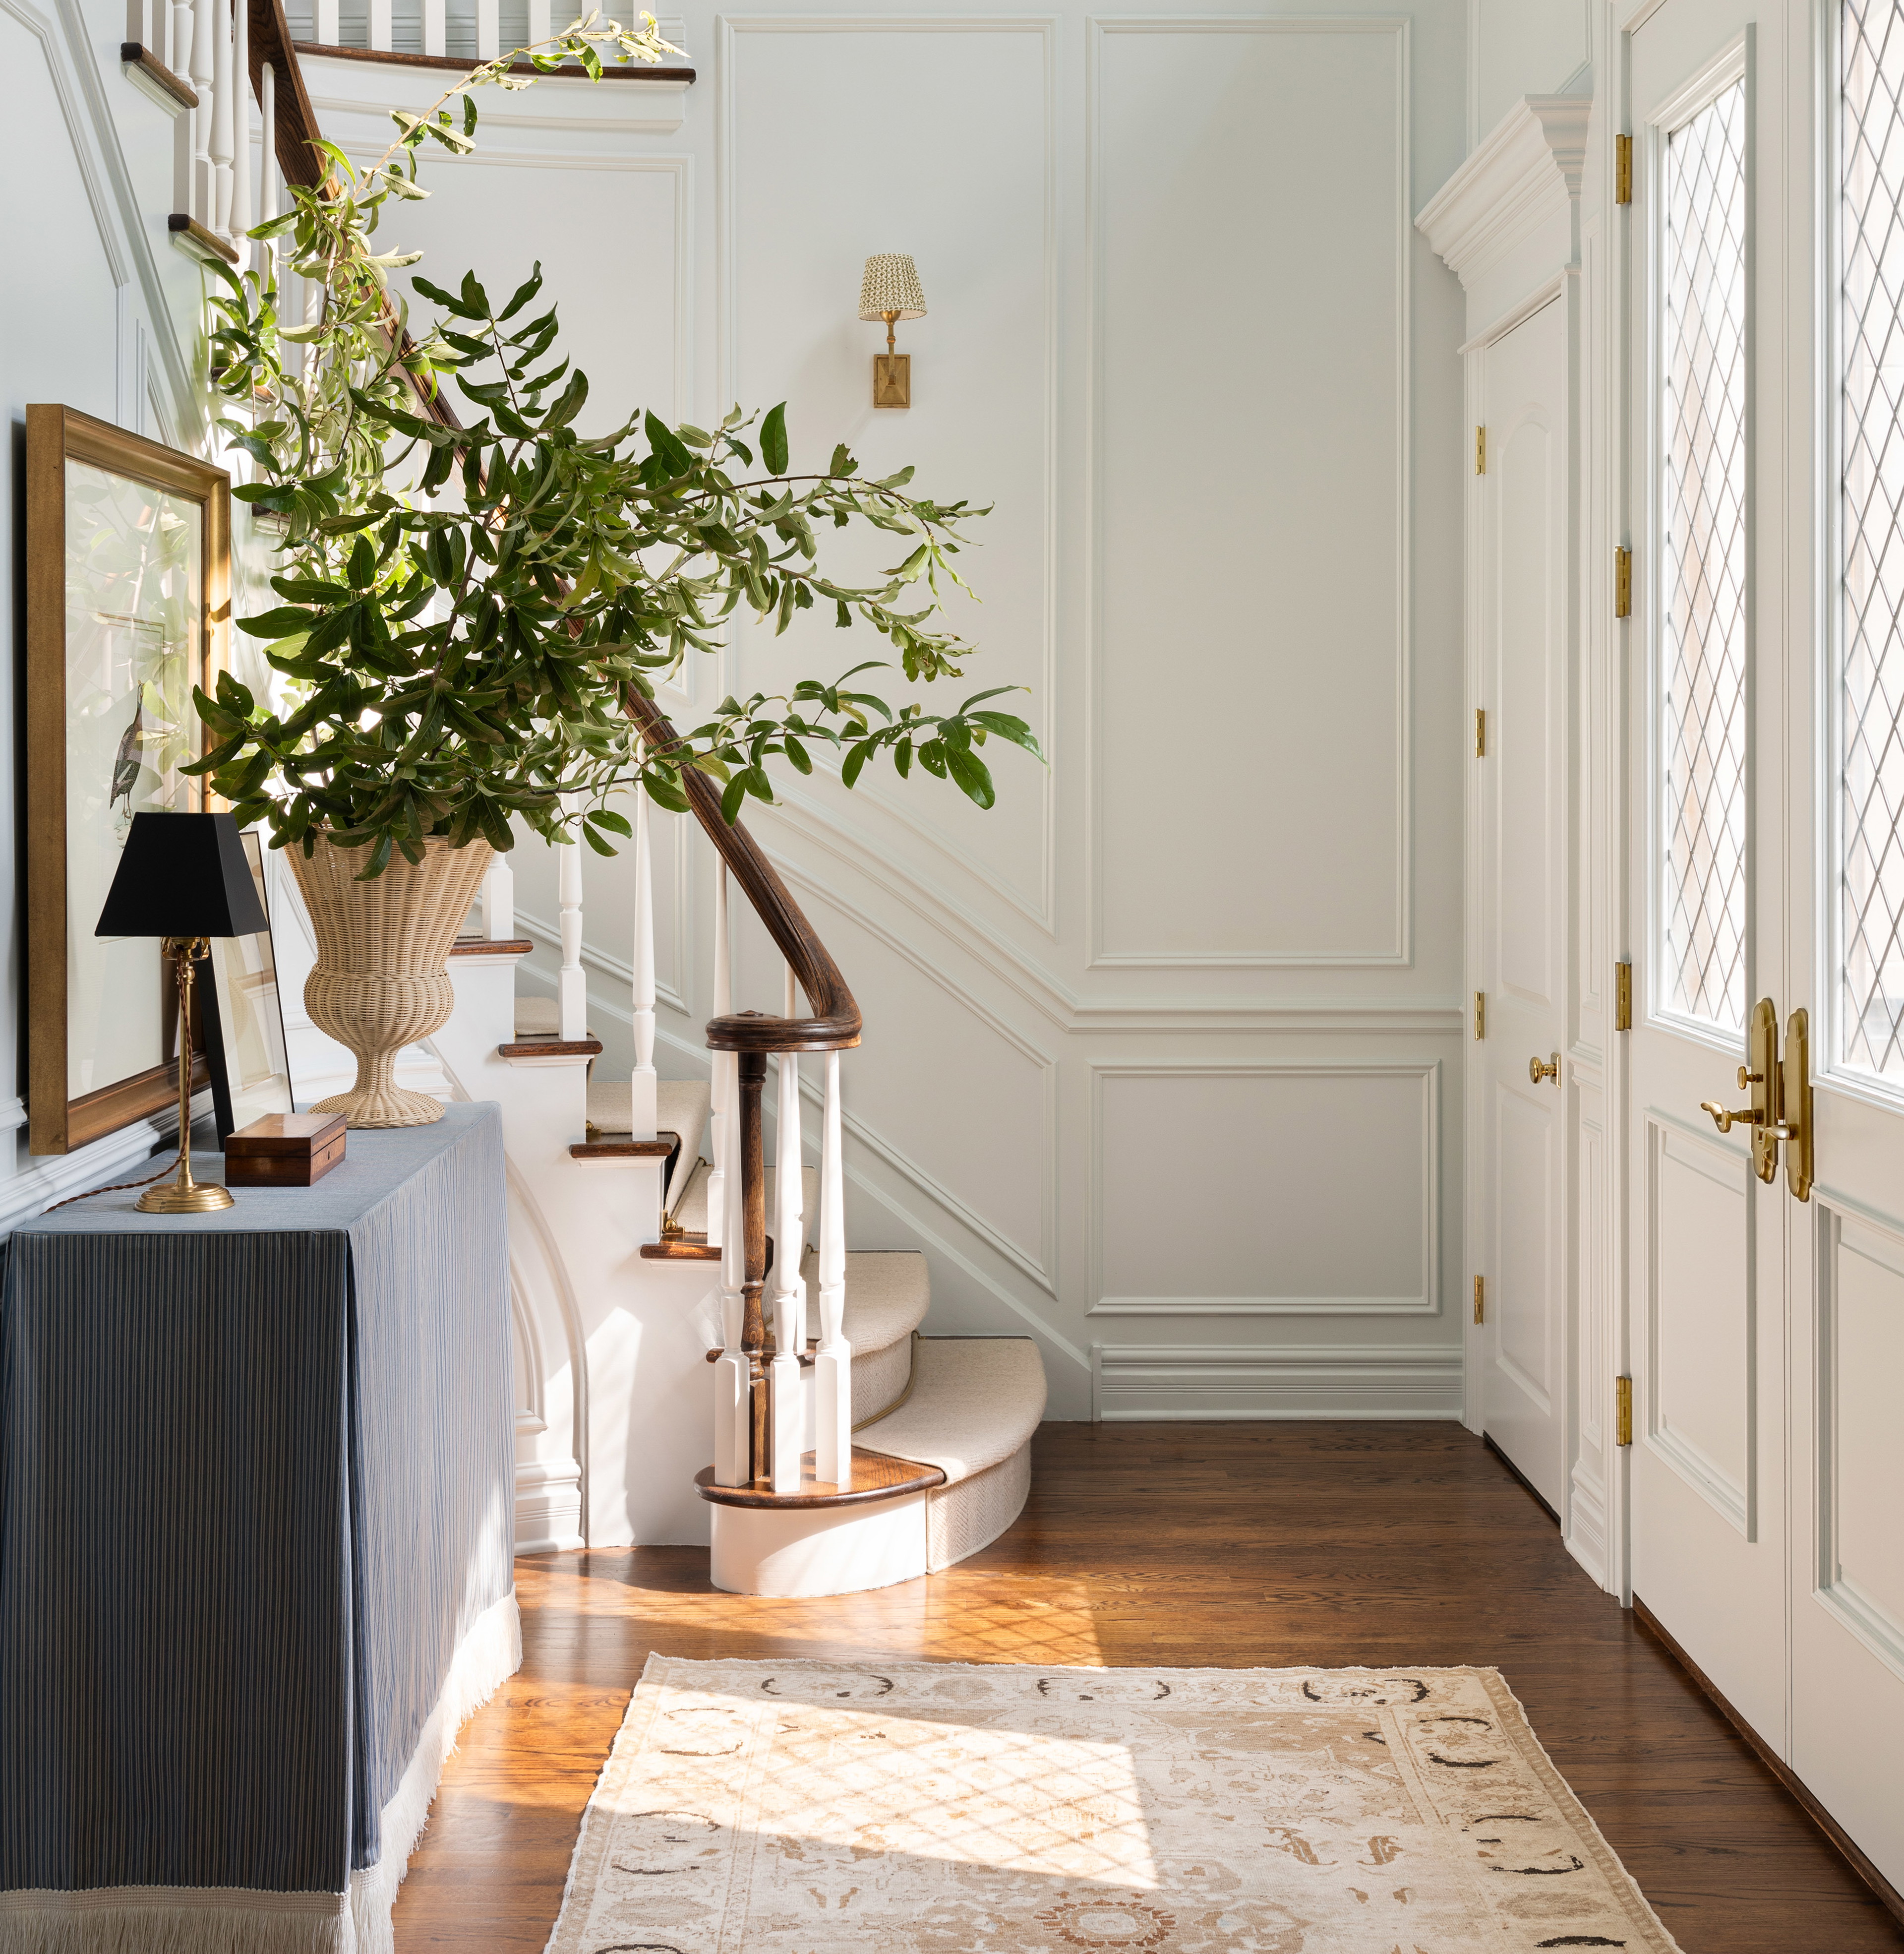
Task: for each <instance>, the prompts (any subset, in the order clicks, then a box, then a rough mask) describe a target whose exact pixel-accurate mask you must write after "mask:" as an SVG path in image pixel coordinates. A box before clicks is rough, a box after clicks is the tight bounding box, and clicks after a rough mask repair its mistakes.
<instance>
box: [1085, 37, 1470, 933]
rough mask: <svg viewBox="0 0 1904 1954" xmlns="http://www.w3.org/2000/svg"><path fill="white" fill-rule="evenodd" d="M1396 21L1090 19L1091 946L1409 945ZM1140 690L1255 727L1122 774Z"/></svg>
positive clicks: (1156, 704) (1406, 212)
mask: <svg viewBox="0 0 1904 1954" xmlns="http://www.w3.org/2000/svg"><path fill="white" fill-rule="evenodd" d="M1409 39H1410V36H1409V29H1408V23H1407V21H1406V20H1401V19H1387V20H1368V19H1358V18H1357V17H1354V15H1350V14H1344V16H1343V17H1341V18H1340V19H1336V20H1314V19H1305V20H1278V19H1275V18H1274V17H1259V18H1257V19H1255V20H1240V21H1237V22H1234V23H1231V22H1222V21H1216V20H1181V21H1175V20H1169V19H1167V18H1165V19H1153V20H1106V21H1100V22H1094V23H1093V24H1091V26H1090V28H1089V30H1088V40H1087V61H1088V62H1089V64H1090V65H1089V72H1088V74H1087V87H1088V90H1089V94H1090V116H1091V130H1090V138H1091V149H1090V159H1089V161H1088V164H1087V168H1089V170H1090V181H1089V185H1088V190H1087V194H1088V196H1089V197H1090V216H1091V235H1090V244H1091V253H1090V260H1089V262H1088V265H1087V275H1089V277H1090V278H1091V280H1092V283H1093V294H1092V297H1093V325H1094V326H1095V328H1096V330H1095V331H1094V332H1093V335H1092V340H1091V366H1090V374H1089V387H1090V426H1089V429H1088V432H1089V436H1090V456H1091V474H1090V479H1089V482H1088V491H1089V495H1090V511H1091V516H1092V522H1091V527H1090V532H1089V535H1088V537H1087V549H1088V551H1089V552H1090V554H1089V561H1088V569H1087V577H1088V586H1087V592H1086V596H1087V604H1088V605H1089V611H1088V620H1089V622H1088V630H1089V641H1088V650H1089V654H1090V655H1089V657H1088V659H1087V662H1086V664H1085V680H1086V684H1087V694H1086V705H1087V711H1088V712H1089V714H1090V721H1089V724H1088V725H1087V729H1086V738H1087V742H1088V746H1087V759H1086V763H1087V765H1088V766H1089V768H1090V782H1089V785H1090V803H1089V806H1090V815H1089V820H1090V831H1089V834H1088V837H1087V840H1088V844H1089V860H1090V879H1089V882H1088V884H1087V889H1086V891H1085V892H1084V893H1085V894H1086V900H1087V902H1088V903H1090V909H1091V914H1092V917H1093V928H1092V940H1091V943H1090V950H1091V962H1092V963H1093V965H1094V966H1097V967H1099V968H1106V969H1115V968H1132V967H1136V968H1149V969H1179V970H1180V969H1194V968H1198V967H1208V966H1219V967H1225V968H1229V969H1252V968H1263V967H1275V966H1284V965H1297V966H1324V967H1335V968H1341V967H1342V966H1355V965H1360V964H1369V963H1373V964H1386V965H1393V966H1402V965H1405V964H1406V963H1407V960H1408V957H1409V953H1410V943H1409V927H1408V925H1409V918H1410V903H1409V883H1410V869H1411V866H1412V864H1411V862H1410V859H1409V853H1408V848H1407V839H1408V829H1409V825H1410V812H1411V809H1410V802H1409V795H1408V784H1409V782H1408V774H1409V755H1410V724H1409V718H1408V705H1409V667H1410V647H1409V624H1410V615H1411V611H1410V604H1409V602H1408V595H1409V584H1408V567H1409V561H1408V559H1409V547H1408V539H1409V525H1408V507H1407V499H1408V498H1407V480H1408V469H1407V458H1408V451H1409V438H1410V428H1409V414H1408V388H1409V359H1408V354H1409V343H1410V314H1409V284H1410V278H1409V269H1410V259H1411V257H1412V256H1413V249H1412V247H1413V237H1412V233H1411V231H1410V222H1411V219H1412V218H1413V210H1412V209H1411V207H1410V202H1409V169H1408V120H1409V117H1408V106H1409V105H1408V93H1407V76H1408V72H1409ZM1305 268H1307V269H1305ZM1431 276H1432V273H1431ZM1324 291H1326V293H1327V299H1326V302H1324V303H1316V302H1315V301H1316V300H1319V299H1320V298H1321V297H1322V294H1323V292H1324ZM1219 561H1221V562H1222V563H1224V564H1226V565H1227V566H1231V567H1229V568H1228V569H1227V570H1226V571H1225V573H1219V574H1212V573H1211V572H1212V569H1213V568H1214V567H1215V564H1217V563H1218V562H1219ZM1160 707H1161V708H1163V709H1164V710H1165V711H1166V712H1169V713H1170V714H1171V715H1172V717H1173V718H1174V717H1175V716H1176V715H1178V714H1182V713H1195V712H1197V711H1198V710H1199V709H1200V708H1206V707H1207V708H1214V709H1216V710H1219V711H1220V712H1222V715H1223V717H1224V718H1225V720H1226V721H1228V723H1229V724H1231V725H1232V726H1234V727H1237V728H1238V729H1241V728H1244V727H1247V729H1248V734H1247V740H1244V741H1241V742H1238V743H1236V744H1234V745H1231V744H1229V743H1227V742H1226V743H1223V745H1222V746H1219V747H1217V748H1215V749H1212V751H1211V752H1209V758H1208V761H1207V762H1206V764H1202V765H1197V766H1194V767H1190V768H1184V769H1183V770H1182V771H1181V773H1180V774H1178V777H1177V778H1175V780H1174V781H1172V790H1171V791H1170V792H1169V793H1167V794H1162V795H1159V794H1157V793H1154V792H1150V791H1146V790H1143V787H1140V786H1138V784H1139V783H1141V782H1143V781H1145V780H1146V776H1148V775H1149V774H1150V773H1151V771H1152V770H1153V768H1154V766H1155V765H1156V749H1157V743H1158V734H1159V730H1160V729H1159V708H1160ZM1134 788H1136V790H1135V791H1134ZM1212 843H1214V844H1215V845H1212ZM1251 843H1254V844H1255V845H1250V844H1251Z"/></svg>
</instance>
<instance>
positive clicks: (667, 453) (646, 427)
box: [641, 410, 694, 476]
mask: <svg viewBox="0 0 1904 1954" xmlns="http://www.w3.org/2000/svg"><path fill="white" fill-rule="evenodd" d="M641 429H642V432H644V433H645V434H646V435H647V436H648V446H649V447H650V448H652V449H653V450H654V453H655V454H657V456H658V457H660V463H661V466H662V467H663V468H665V469H666V470H667V472H668V473H669V475H670V476H677V475H689V474H692V473H693V472H694V457H693V456H692V455H691V454H689V452H688V451H687V450H686V449H685V448H683V447H682V445H681V444H680V442H679V441H677V440H676V438H674V435H673V433H672V432H670V430H669V429H668V427H667V423H665V422H663V420H662V419H661V418H660V416H659V415H657V414H656V413H654V412H653V411H652V410H651V411H650V413H648V416H647V418H646V419H645V420H644V421H643V422H642V423H641Z"/></svg>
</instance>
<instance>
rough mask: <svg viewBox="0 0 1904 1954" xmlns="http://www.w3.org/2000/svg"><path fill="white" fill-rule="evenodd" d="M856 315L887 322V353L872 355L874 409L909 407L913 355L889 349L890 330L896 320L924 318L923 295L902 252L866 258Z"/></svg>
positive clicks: (914, 274) (885, 252)
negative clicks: (864, 273)
mask: <svg viewBox="0 0 1904 1954" xmlns="http://www.w3.org/2000/svg"><path fill="white" fill-rule="evenodd" d="M859 316H860V317H861V319H869V320H870V319H884V320H885V322H886V350H885V351H884V352H883V353H874V356H873V404H874V407H911V404H912V355H911V353H896V352H895V351H894V350H892V327H893V323H894V322H895V321H896V320H898V319H924V317H925V316H926V295H925V294H924V292H923V291H921V290H920V289H919V273H918V271H917V268H916V267H915V266H914V264H913V262H912V260H911V259H910V258H909V257H908V256H906V255H905V253H904V252H902V251H881V252H877V253H875V254H874V256H872V257H870V258H868V259H867V261H866V275H865V277H864V279H863V280H862V281H861V285H860V288H859Z"/></svg>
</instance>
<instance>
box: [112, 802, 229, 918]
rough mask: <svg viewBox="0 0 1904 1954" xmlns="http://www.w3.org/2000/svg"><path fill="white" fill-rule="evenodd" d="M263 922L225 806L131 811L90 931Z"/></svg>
mask: <svg viewBox="0 0 1904 1954" xmlns="http://www.w3.org/2000/svg"><path fill="white" fill-rule="evenodd" d="M266 927H267V925H266V923H265V910H264V905H263V904H262V903H260V902H259V900H258V890H257V886H256V884H255V883H253V881H252V879H251V865H250V863H249V862H247V861H246V859H245V845H244V843H243V841H242V840H240V839H239V836H238V824H237V821H236V820H235V819H234V818H233V817H232V816H231V815H228V814H135V815H133V818H132V830H131V832H130V834H127V837H126V845H125V848H124V852H123V853H121V855H120V857H119V872H118V874H117V875H114V877H113V878H112V887H111V888H110V889H108V891H106V899H105V908H104V909H102V910H101V911H100V912H99V928H97V929H96V930H95V931H93V935H96V936H249V935H253V932H254V931H258V930H261V929H263V928H266Z"/></svg>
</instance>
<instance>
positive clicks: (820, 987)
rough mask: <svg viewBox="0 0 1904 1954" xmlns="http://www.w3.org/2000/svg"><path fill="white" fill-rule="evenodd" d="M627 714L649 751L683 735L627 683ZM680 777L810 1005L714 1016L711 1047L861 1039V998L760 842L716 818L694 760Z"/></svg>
mask: <svg viewBox="0 0 1904 1954" xmlns="http://www.w3.org/2000/svg"><path fill="white" fill-rule="evenodd" d="M626 700H627V708H628V716H629V718H631V719H632V720H633V721H634V722H635V724H636V726H638V727H639V728H640V729H641V738H642V740H643V741H644V742H645V743H646V745H647V746H648V748H649V749H650V750H651V751H653V752H663V753H665V752H671V751H673V749H675V748H676V747H678V746H680V744H681V743H682V741H681V736H680V734H678V733H677V732H676V730H674V728H673V726H672V725H671V724H670V723H669V721H668V718H667V715H666V714H665V713H663V712H662V710H661V708H660V707H659V706H658V705H656V704H655V702H654V700H653V699H650V698H648V697H647V696H645V694H644V693H641V692H640V691H638V690H636V689H635V687H633V686H630V687H629V690H628V692H627V694H626ZM681 781H682V787H683V788H684V789H685V791H686V793H687V796H688V804H689V806H690V807H692V809H693V810H694V814H695V819H696V820H697V821H699V822H700V823H701V828H702V831H704V833H705V834H706V835H707V838H708V840H710V841H711V842H712V843H714V847H715V849H716V850H717V852H718V853H719V854H720V858H721V859H722V860H723V862H726V864H727V866H728V869H729V871H730V872H732V875H733V878H734V880H735V881H737V882H738V883H739V884H740V886H741V891H742V894H744V895H745V897H747V900H748V902H749V903H751V905H752V906H753V910H754V914H755V915H756V916H758V917H759V918H760V919H761V922H763V923H764V925H766V926H767V935H770V937H772V938H773V941H774V944H775V945H776V947H777V948H778V949H779V953H780V954H781V955H782V956H783V957H785V958H786V960H787V962H788V963H789V966H791V967H792V971H793V975H794V977H795V981H796V982H798V984H799V986H800V988H801V990H802V991H805V993H806V994H807V1001H808V1003H809V1004H811V1006H812V1007H813V1012H814V1014H813V1016H811V1017H810V1018H773V1017H764V1016H761V1015H760V1014H759V1013H755V1012H751V1011H750V1012H747V1013H737V1014H736V1015H735V1016H731V1017H725V1018H715V1019H712V1020H710V1023H709V1024H708V1026H707V1045H708V1049H709V1050H710V1051H792V1052H801V1051H847V1050H848V1049H850V1048H852V1046H854V1045H858V1043H859V1035H860V1029H861V1017H860V1014H859V1006H858V1004H856V1003H855V1001H854V1000H853V994H852V991H849V990H848V988H846V980H845V978H844V977H842V975H840V971H839V965H838V964H837V963H835V962H834V961H833V957H832V954H831V953H830V951H829V950H827V946H826V945H825V944H823V943H822V942H821V941H820V934H819V932H818V931H817V930H816V929H815V928H814V926H813V925H812V924H811V923H810V922H808V920H807V918H806V915H805V912H804V911H803V910H802V909H801V907H800V905H799V904H798V903H796V902H795V900H793V897H792V892H791V891H789V889H788V887H787V885H786V883H784V882H783V881H781V879H780V878H779V873H778V872H777V871H776V869H775V868H774V866H773V863H772V862H770V861H769V860H768V859H767V856H766V854H765V853H764V851H763V850H762V849H761V845H760V843H758V841H756V840H754V837H753V836H752V835H751V834H748V831H747V830H746V829H745V828H743V827H742V825H740V823H739V821H736V822H735V823H734V825H732V827H731V828H730V827H729V825H727V823H726V821H725V820H724V819H723V818H722V815H721V812H720V792H719V790H717V788H716V787H715V786H714V782H713V781H710V779H708V778H707V775H706V774H704V773H703V772H701V770H700V768H698V767H683V768H682V770H681Z"/></svg>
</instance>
